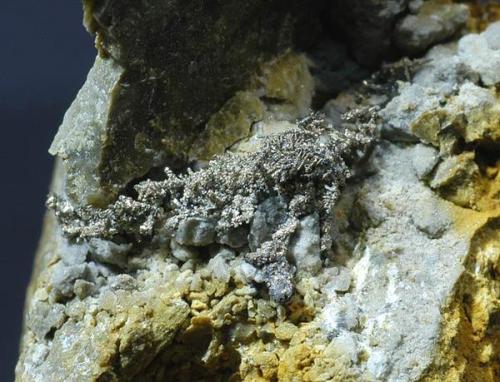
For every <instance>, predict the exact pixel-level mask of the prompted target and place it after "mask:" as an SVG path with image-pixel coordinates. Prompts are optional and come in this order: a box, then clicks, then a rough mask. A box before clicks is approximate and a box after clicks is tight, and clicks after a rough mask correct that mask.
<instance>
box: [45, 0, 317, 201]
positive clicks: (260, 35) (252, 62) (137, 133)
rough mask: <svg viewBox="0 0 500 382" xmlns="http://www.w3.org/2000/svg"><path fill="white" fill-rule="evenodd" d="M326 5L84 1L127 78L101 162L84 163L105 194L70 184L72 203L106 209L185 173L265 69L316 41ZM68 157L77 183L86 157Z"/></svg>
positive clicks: (112, 105)
mask: <svg viewBox="0 0 500 382" xmlns="http://www.w3.org/2000/svg"><path fill="white" fill-rule="evenodd" d="M322 2H323V1H315V2H314V3H313V4H311V3H308V4H303V3H302V2H301V1H299V0H293V1H282V0H272V1H264V0H246V1H241V0H226V1H220V0H219V1H218V0H215V1H205V0H193V1H184V0H183V1H181V0H120V1H114V0H84V9H85V23H86V26H87V28H88V29H89V31H91V32H92V33H95V34H96V35H97V38H96V44H97V47H98V49H99V54H100V56H101V57H102V58H104V59H105V60H106V61H107V60H112V61H114V62H115V63H116V64H117V65H118V66H119V67H121V68H123V73H121V75H120V77H119V78H118V80H117V81H116V83H115V84H114V86H113V87H112V94H111V97H110V100H109V105H107V106H108V110H107V115H106V120H105V121H103V123H104V126H102V125H101V126H100V128H99V130H100V136H101V142H100V143H99V147H98V148H97V149H98V150H97V152H96V155H95V156H94V157H93V158H86V159H87V160H90V163H88V164H87V166H86V167H88V168H89V171H93V172H92V177H93V178H94V179H93V182H94V181H95V180H96V179H97V183H98V187H97V189H95V190H91V189H92V188H95V187H93V186H95V184H94V185H90V186H88V187H85V185H80V187H79V188H78V189H76V190H75V189H73V190H72V189H71V186H70V187H69V189H68V190H67V193H68V195H70V196H71V197H72V198H73V200H75V201H77V202H80V203H88V202H90V203H93V204H106V203H107V202H109V200H111V199H113V198H114V196H115V195H116V194H117V193H118V192H120V191H121V190H122V189H123V188H124V187H125V186H126V185H127V184H128V183H129V182H130V181H132V180H134V179H136V178H139V177H142V176H144V175H145V174H147V173H148V172H149V171H150V170H151V169H152V168H154V167H160V166H164V165H169V166H171V167H173V168H175V167H179V166H182V165H184V164H185V162H186V160H187V156H188V153H189V151H190V148H191V146H192V144H193V142H194V140H195V138H196V137H197V136H199V135H200V134H201V133H202V132H203V131H204V129H205V126H206V122H207V120H208V119H209V117H210V116H211V115H212V114H213V113H214V112H216V111H217V110H219V109H220V108H221V107H222V106H223V105H224V103H225V102H226V101H227V100H228V99H229V98H231V97H232V96H233V95H234V94H235V92H237V91H238V90H241V89H245V87H246V86H247V85H248V82H249V80H250V77H251V76H252V74H253V73H255V70H256V68H257V67H258V65H259V63H261V62H264V61H266V60H268V59H270V58H272V57H274V56H276V55H277V54H279V53H281V52H284V51H285V50H286V49H288V48H290V47H294V46H302V45H306V44H307V42H308V41H309V40H312V39H313V38H314V35H315V33H316V31H317V30H318V28H319V24H320V23H319V21H318V15H314V13H315V12H318V9H319V8H320V5H319V4H320V3H322ZM108 91H109V89H108ZM69 124H71V122H69ZM60 146H61V144H60ZM62 146H64V142H62ZM62 151H64V154H65V158H64V159H65V162H66V169H67V171H68V173H69V178H71V177H72V175H71V171H72V170H71V167H72V166H71V162H72V161H73V162H74V161H78V160H80V159H79V158H78V155H75V154H74V153H73V152H71V150H62ZM54 152H56V153H57V152H59V153H60V152H61V150H59V151H58V150H54ZM73 167H77V166H73ZM80 168H81V166H80ZM80 178H81V177H80ZM83 178H85V176H84V177H83ZM89 190H91V191H89Z"/></svg>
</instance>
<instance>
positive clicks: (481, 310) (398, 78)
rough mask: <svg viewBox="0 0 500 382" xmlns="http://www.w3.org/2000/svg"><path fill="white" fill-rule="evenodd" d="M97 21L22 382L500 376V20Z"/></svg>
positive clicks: (303, 13)
mask: <svg viewBox="0 0 500 382" xmlns="http://www.w3.org/2000/svg"><path fill="white" fill-rule="evenodd" d="M84 4H85V21H86V25H87V27H88V28H89V30H90V31H92V32H94V33H96V36H97V39H96V44H97V47H98V50H99V57H98V58H97V59H96V62H95V65H94V67H93V68H92V69H91V71H90V73H89V76H88V79H87V82H86V84H85V85H84V86H83V88H82V90H81V91H80V93H79V95H78V96H77V99H76V101H75V102H74V104H73V105H72V106H71V108H70V109H69V110H68V112H67V114H66V116H65V118H64V121H63V124H62V126H61V128H60V130H59V132H58V134H57V136H56V138H55V140H54V143H53V144H52V147H51V152H52V153H53V154H55V155H57V156H58V159H57V161H56V167H55V171H54V178H53V183H52V187H51V191H50V195H49V197H48V201H47V205H48V208H49V210H48V212H47V216H46V221H45V225H44V232H43V236H42V240H41V244H40V248H39V251H38V254H37V258H36V263H35V269H34V273H33V280H32V282H31V284H30V287H29V290H28V296H27V306H26V319H25V328H24V333H23V339H22V348H21V354H20V358H19V362H18V365H17V368H16V378H17V380H18V381H50V382H52V381H54V382H57V381H174V380H175V381H282V382H288V381H297V382H299V381H394V382H396V381H398V382H399V381H429V382H430V381H459V380H464V381H486V382H488V381H491V382H493V381H496V380H498V378H499V377H500V369H499V365H500V355H499V349H500V327H499V323H498V321H499V319H498V318H499V315H500V299H499V295H498V288H499V282H500V280H499V278H498V275H499V274H500V100H499V93H498V87H499V86H500V77H499V74H500V55H499V52H500V46H499V45H498V41H500V23H492V24H491V25H489V26H488V27H487V29H486V30H484V31H476V32H477V33H469V32H466V31H465V30H464V26H465V24H466V23H468V24H469V25H470V24H471V23H470V22H469V21H470V20H468V17H469V9H468V8H467V7H466V6H465V5H457V4H451V3H449V2H446V3H443V2H437V1H429V2H424V3H422V2H419V1H411V2H407V1H392V0H384V1H380V0H377V1H374V0H359V1H354V2H347V1H343V0H338V1H334V2H332V3H331V4H330V3H329V2H323V1H316V2H312V3H310V4H307V5H305V3H303V2H300V1H297V2H295V1H292V2H282V1H274V0H273V1H267V2H263V1H259V0H248V1H225V2H222V1H214V2H206V1H197V0H194V1H184V2H181V1H173V0H172V1H167V0H150V1H145V0H141V1H120V2H118V1H111V0H108V1H106V0H95V1H84ZM474 9H475V8H473V11H474V12H475V10H474ZM474 12H472V13H471V14H474ZM462 34H463V35H462ZM332 36H333V37H332ZM442 41H447V42H446V43H445V44H444V45H435V44H436V43H438V42H442ZM428 48H430V49H428ZM401 53H409V54H423V57H421V58H417V59H413V60H411V59H408V58H401V57H400V56H398V54H401ZM382 60H384V61H391V60H392V62H390V63H389V62H387V63H385V64H383V65H380V62H381V61H382ZM337 79H338V81H337Z"/></svg>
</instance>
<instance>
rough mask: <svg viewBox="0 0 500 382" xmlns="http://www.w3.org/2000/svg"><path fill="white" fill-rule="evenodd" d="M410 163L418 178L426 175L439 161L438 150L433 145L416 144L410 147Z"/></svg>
mask: <svg viewBox="0 0 500 382" xmlns="http://www.w3.org/2000/svg"><path fill="white" fill-rule="evenodd" d="M412 159H413V160H412V165H413V169H414V170H415V174H416V175H417V177H418V179H420V180H422V179H424V178H425V177H426V176H428V175H429V174H430V173H431V172H432V170H433V169H434V168H435V167H436V165H437V163H438V161H439V152H438V150H436V149H435V148H434V147H432V146H429V145H424V144H421V143H419V144H417V145H415V146H414V147H413V149H412Z"/></svg>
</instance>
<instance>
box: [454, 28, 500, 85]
mask: <svg viewBox="0 0 500 382" xmlns="http://www.w3.org/2000/svg"><path fill="white" fill-rule="evenodd" d="M498 41H500V21H498V22H496V23H494V24H491V25H490V26H489V27H488V29H487V30H486V31H484V32H483V33H481V34H469V35H467V36H464V37H462V39H460V41H459V42H458V55H459V57H460V58H461V59H462V60H463V62H464V63H465V64H467V65H469V66H470V67H471V68H472V69H473V70H474V71H476V72H477V73H479V74H480V76H481V80H482V82H483V83H484V84H485V85H487V86H493V85H495V84H498V83H499V82H500V49H499V48H498V45H499V43H498Z"/></svg>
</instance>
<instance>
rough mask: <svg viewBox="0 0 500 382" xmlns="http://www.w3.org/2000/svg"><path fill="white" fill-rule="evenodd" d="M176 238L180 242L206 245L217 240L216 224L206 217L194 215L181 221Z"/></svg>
mask: <svg viewBox="0 0 500 382" xmlns="http://www.w3.org/2000/svg"><path fill="white" fill-rule="evenodd" d="M175 240H176V241H177V242H178V243H179V244H183V245H193V246H195V247H200V246H206V245H209V244H211V243H213V242H214V241H215V224H214V223H213V222H212V221H211V220H209V219H205V218H199V217H192V218H187V219H184V220H183V221H181V222H180V223H179V227H178V228H177V232H176V233H175Z"/></svg>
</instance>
